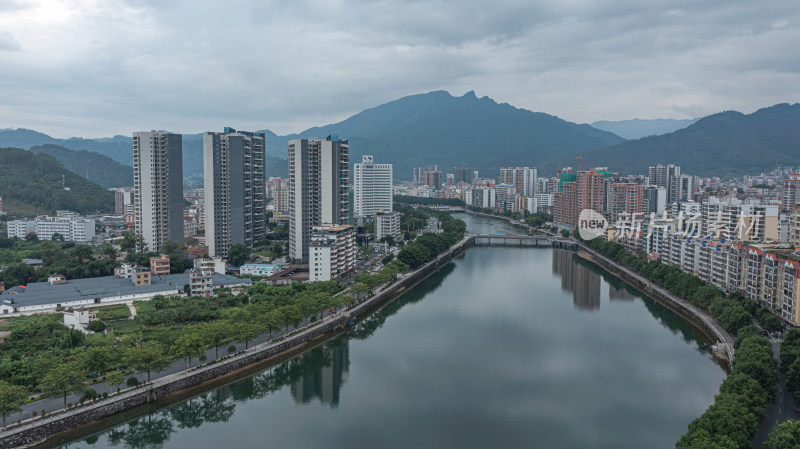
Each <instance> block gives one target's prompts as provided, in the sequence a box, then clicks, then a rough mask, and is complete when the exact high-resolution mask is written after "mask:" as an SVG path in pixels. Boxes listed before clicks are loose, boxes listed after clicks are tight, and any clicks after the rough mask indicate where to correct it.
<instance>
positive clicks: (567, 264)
mask: <svg viewBox="0 0 800 449" xmlns="http://www.w3.org/2000/svg"><path fill="white" fill-rule="evenodd" d="M580 261H581V259H579V258H578V256H576V255H575V253H574V252H572V251H567V250H562V249H554V250H553V273H554V274H557V275H559V276H560V277H561V289H562V290H566V291H569V292H572V302H573V304H574V305H575V308H577V309H580V310H596V309H599V308H600V275H599V274H598V273H596V272H595V271H594V270H592V269H591V268H590V267H588V266H586V265H584V264H581V263H580Z"/></svg>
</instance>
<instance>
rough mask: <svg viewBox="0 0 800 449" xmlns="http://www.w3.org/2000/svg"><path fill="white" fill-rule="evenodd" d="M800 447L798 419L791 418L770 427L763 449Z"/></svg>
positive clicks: (799, 423) (792, 448)
mask: <svg viewBox="0 0 800 449" xmlns="http://www.w3.org/2000/svg"><path fill="white" fill-rule="evenodd" d="M798 447H800V421H797V420H794V419H791V420H789V421H786V422H782V423H780V424H778V425H777V426H775V427H773V428H772V431H771V432H770V433H769V436H767V441H765V442H764V449H795V448H798Z"/></svg>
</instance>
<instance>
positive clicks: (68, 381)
mask: <svg viewBox="0 0 800 449" xmlns="http://www.w3.org/2000/svg"><path fill="white" fill-rule="evenodd" d="M84 379H86V376H85V374H84V371H83V370H82V369H81V368H80V366H79V365H78V363H77V362H69V363H60V364H57V365H55V366H53V368H52V369H51V370H50V371H48V372H47V374H45V376H44V378H42V380H41V381H40V382H39V389H40V390H42V391H43V392H45V393H50V394H58V395H63V396H64V408H66V407H67V395H68V394H70V393H77V392H81V391H83V389H84V385H83V381H84Z"/></svg>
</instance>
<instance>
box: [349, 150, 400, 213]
mask: <svg viewBox="0 0 800 449" xmlns="http://www.w3.org/2000/svg"><path fill="white" fill-rule="evenodd" d="M353 186H354V189H353V201H354V202H355V204H354V210H353V213H354V215H355V216H356V217H371V216H372V215H374V214H375V213H376V212H392V210H393V209H392V164H376V163H375V161H374V160H373V158H372V156H363V157H362V160H361V163H360V164H354V165H353Z"/></svg>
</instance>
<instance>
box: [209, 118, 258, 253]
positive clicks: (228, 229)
mask: <svg viewBox="0 0 800 449" xmlns="http://www.w3.org/2000/svg"><path fill="white" fill-rule="evenodd" d="M264 157H265V148H264V134H263V133H251V132H245V131H236V130H235V129H233V128H227V127H226V128H225V130H224V131H223V132H221V133H218V132H206V133H203V175H204V180H205V214H206V220H205V232H206V245H207V246H208V254H209V256H211V257H214V256H220V257H227V255H228V249H229V248H230V247H231V245H236V244H242V245H245V246H247V247H252V246H253V243H254V242H256V241H258V240H260V239H263V238H264V236H265V235H266V232H267V209H266V197H267V193H266V182H265V179H264V170H265V166H264Z"/></svg>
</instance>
